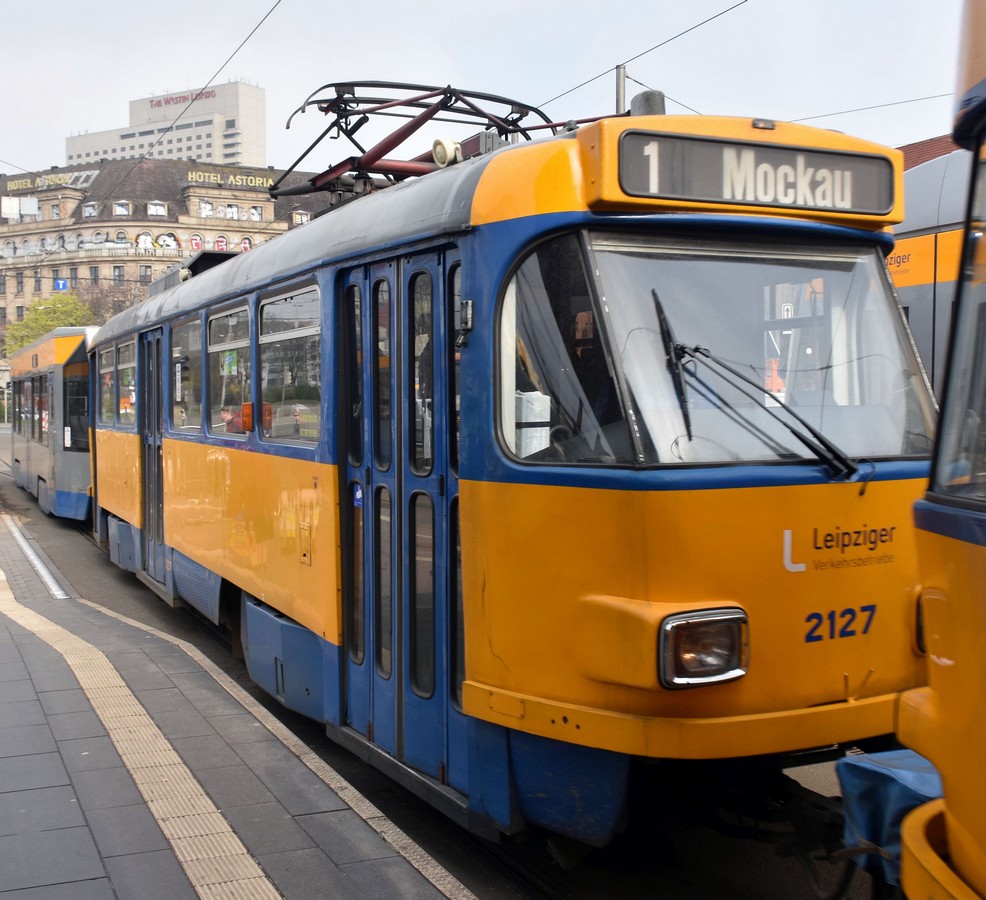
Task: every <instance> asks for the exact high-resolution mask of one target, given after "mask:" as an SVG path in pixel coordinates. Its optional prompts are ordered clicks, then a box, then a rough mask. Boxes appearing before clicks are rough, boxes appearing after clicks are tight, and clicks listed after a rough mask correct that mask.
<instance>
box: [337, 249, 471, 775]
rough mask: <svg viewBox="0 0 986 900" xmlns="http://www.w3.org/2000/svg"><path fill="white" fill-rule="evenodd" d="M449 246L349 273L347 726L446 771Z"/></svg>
mask: <svg viewBox="0 0 986 900" xmlns="http://www.w3.org/2000/svg"><path fill="white" fill-rule="evenodd" d="M445 266H446V261H445V259H444V256H443V255H442V254H439V253H431V254H427V255H421V256H415V257H406V258H401V259H400V260H392V261H388V262H386V263H380V264H375V265H372V266H369V267H365V268H361V269H359V270H354V271H352V272H350V273H348V274H347V276H346V278H345V280H344V282H343V284H342V288H341V289H342V295H343V304H342V305H343V310H344V316H345V319H346V321H345V325H344V330H345V334H346V339H345V340H346V344H347V347H346V358H347V371H348V379H347V380H348V388H349V389H348V396H347V397H346V400H345V401H344V403H345V407H346V409H345V412H346V416H345V417H346V418H347V419H348V430H347V429H344V430H345V432H346V433H345V434H344V435H343V439H344V441H345V442H346V447H345V450H346V453H345V456H346V459H347V460H348V465H347V466H346V469H345V472H346V474H345V484H344V485H343V494H342V496H343V498H344V503H345V508H344V511H345V513H346V515H348V523H347V527H346V529H345V531H346V535H347V539H346V541H345V542H344V547H345V550H344V554H345V560H346V572H347V578H346V589H345V592H344V603H345V607H346V609H345V613H346V615H345V619H344V644H345V660H346V662H345V666H346V676H347V677H346V697H345V701H346V703H345V708H346V712H345V719H346V724H347V725H348V726H349V727H351V728H353V729H355V730H356V731H358V732H360V733H361V734H363V735H365V736H366V737H368V738H369V739H371V740H372V741H373V742H374V743H375V744H377V745H378V746H380V747H381V748H383V749H385V750H386V751H387V752H388V753H390V754H392V755H393V756H395V757H396V758H397V759H400V760H402V761H403V762H405V763H407V764H408V765H410V766H412V767H413V768H415V769H417V770H419V771H422V772H425V773H426V774H428V775H431V776H432V777H435V778H439V779H441V780H444V779H445V776H446V770H447V758H448V752H447V738H446V731H447V721H446V716H447V710H448V699H449V698H448V686H449V678H448V675H447V666H448V654H447V652H446V650H445V648H446V647H447V646H448V640H447V634H448V633H449V620H448V614H447V610H448V607H449V603H448V589H447V585H448V584H449V577H448V568H447V566H448V564H447V556H448V551H447V549H446V548H447V547H448V545H449V540H448V518H449V517H448V508H449V506H448V504H449V497H450V493H451V491H450V479H449V465H448V459H447V453H446V452H445V450H444V448H445V446H446V444H445V441H444V438H439V437H438V436H440V435H443V434H444V433H445V431H446V430H447V429H446V425H445V419H446V417H447V416H446V412H445V411H446V409H447V408H448V404H447V403H444V402H440V401H439V397H440V396H441V395H442V392H443V391H444V389H445V378H444V375H443V374H442V366H440V365H438V364H436V361H437V360H441V359H443V358H444V353H445V349H444V348H445V347H446V340H447V338H446V329H445V327H444V324H443V316H442V312H441V310H442V308H443V301H442V294H443V289H442V288H443V281H444V278H445Z"/></svg>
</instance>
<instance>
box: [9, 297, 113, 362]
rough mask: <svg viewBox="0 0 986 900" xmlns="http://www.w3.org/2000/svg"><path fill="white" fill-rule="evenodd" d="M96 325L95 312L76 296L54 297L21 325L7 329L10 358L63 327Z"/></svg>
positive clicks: (29, 313) (28, 313)
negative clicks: (40, 338)
mask: <svg viewBox="0 0 986 900" xmlns="http://www.w3.org/2000/svg"><path fill="white" fill-rule="evenodd" d="M94 323H95V317H94V316H93V312H92V309H90V308H89V307H88V306H86V304H85V303H83V302H82V301H81V300H80V299H79V297H78V295H76V294H73V293H64V294H62V293H59V294H52V295H51V296H50V297H48V298H47V299H45V300H43V301H42V302H41V303H40V304H38V305H37V306H32V307H31V308H30V309H28V310H27V311H26V312H25V313H24V318H23V320H22V321H20V322H11V323H10V324H9V325H8V326H7V341H6V344H7V355H8V356H10V355H11V354H12V353H16V352H17V351H18V350H20V349H21V347H26V346H27V345H28V344H30V343H31V341H36V340H37V339H38V338H39V337H41V336H42V335H45V334H47V333H48V332H49V331H51V330H52V329H53V328H59V327H60V326H63V325H68V326H72V327H81V326H83V325H92V324H94Z"/></svg>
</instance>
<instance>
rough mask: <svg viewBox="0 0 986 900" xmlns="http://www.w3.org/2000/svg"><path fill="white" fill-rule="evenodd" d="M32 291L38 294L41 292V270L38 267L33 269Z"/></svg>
mask: <svg viewBox="0 0 986 900" xmlns="http://www.w3.org/2000/svg"><path fill="white" fill-rule="evenodd" d="M34 293H35V294H40V293H41V270H40V269H35V270H34Z"/></svg>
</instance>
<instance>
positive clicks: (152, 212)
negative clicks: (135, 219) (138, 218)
mask: <svg viewBox="0 0 986 900" xmlns="http://www.w3.org/2000/svg"><path fill="white" fill-rule="evenodd" d="M167 214H168V207H167V206H166V205H165V204H164V203H161V202H160V201H158V200H151V201H150V202H148V204H147V215H149V216H166V215H167Z"/></svg>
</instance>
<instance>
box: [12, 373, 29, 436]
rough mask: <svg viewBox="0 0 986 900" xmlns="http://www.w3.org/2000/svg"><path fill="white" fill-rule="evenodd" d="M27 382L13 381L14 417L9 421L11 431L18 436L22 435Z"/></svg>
mask: <svg viewBox="0 0 986 900" xmlns="http://www.w3.org/2000/svg"><path fill="white" fill-rule="evenodd" d="M26 385H27V382H25V381H15V382H14V391H13V394H14V399H13V405H14V417H13V419H12V420H11V421H12V422H13V429H14V431H16V432H17V433H18V434H23V433H24V410H25V408H26V404H25V397H24V395H25V394H26V393H27V387H26Z"/></svg>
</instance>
